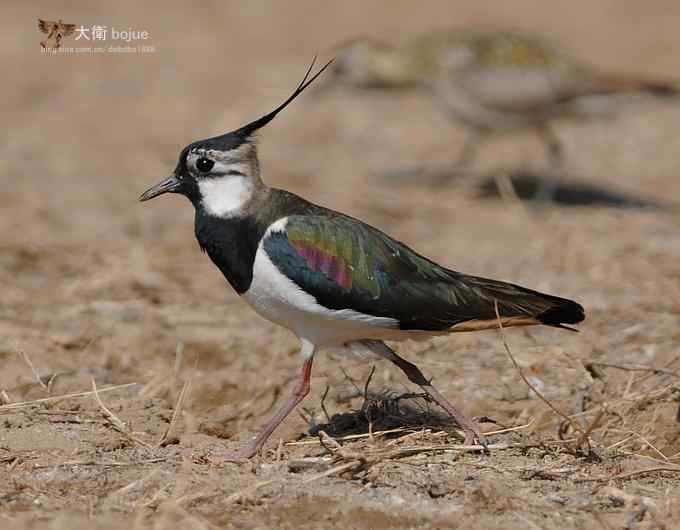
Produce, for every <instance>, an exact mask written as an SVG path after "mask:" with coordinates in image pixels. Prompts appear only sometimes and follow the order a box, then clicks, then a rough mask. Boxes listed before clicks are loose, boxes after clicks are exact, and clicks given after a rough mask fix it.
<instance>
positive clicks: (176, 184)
mask: <svg viewBox="0 0 680 530" xmlns="http://www.w3.org/2000/svg"><path fill="white" fill-rule="evenodd" d="M181 186H182V183H181V182H180V181H179V179H178V178H177V177H176V176H175V175H171V176H169V177H168V178H166V179H163V180H161V181H160V182H159V183H158V184H156V185H155V186H151V187H150V188H149V189H148V190H146V191H145V192H144V193H142V195H141V196H140V197H139V200H140V201H141V202H144V201H148V200H149V199H153V198H154V197H158V196H159V195H163V194H164V193H177V192H178V190H179V188H180V187H181Z"/></svg>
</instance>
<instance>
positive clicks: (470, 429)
mask: <svg viewBox="0 0 680 530" xmlns="http://www.w3.org/2000/svg"><path fill="white" fill-rule="evenodd" d="M373 351H375V352H376V353H380V354H381V355H382V356H383V357H385V358H386V359H389V360H390V361H392V362H393V363H394V364H396V365H397V366H398V367H399V368H401V370H402V372H404V374H406V377H408V380H409V381H411V382H412V383H415V384H416V385H418V386H419V387H420V388H422V389H423V390H424V391H425V392H426V393H427V395H428V396H430V397H431V398H432V400H433V401H434V402H435V403H436V404H437V405H439V406H440V407H441V408H443V409H444V410H445V411H446V412H447V413H448V414H449V415H450V416H451V417H452V418H453V419H454V420H456V423H457V424H458V426H459V427H460V428H461V429H463V431H464V432H465V443H466V444H467V445H475V444H481V445H484V446H486V441H485V440H484V437H483V436H482V435H481V434H480V432H479V429H478V428H477V426H476V425H475V424H474V422H473V421H472V420H470V419H468V417H467V416H465V414H463V413H462V412H460V411H459V410H458V409H457V408H456V407H454V406H453V405H452V404H451V403H450V402H449V401H448V400H447V399H446V398H445V397H444V396H442V395H441V394H440V393H439V391H438V390H437V389H436V388H435V387H433V386H432V384H431V383H430V382H429V381H428V380H427V379H426V378H425V376H424V375H423V372H421V371H420V368H418V367H417V366H416V365H415V364H413V363H410V362H408V361H407V360H406V359H404V358H403V357H399V355H397V354H396V353H395V351H394V350H392V348H390V347H389V346H387V345H386V344H384V343H381V344H380V346H378V347H376V348H375V349H373Z"/></svg>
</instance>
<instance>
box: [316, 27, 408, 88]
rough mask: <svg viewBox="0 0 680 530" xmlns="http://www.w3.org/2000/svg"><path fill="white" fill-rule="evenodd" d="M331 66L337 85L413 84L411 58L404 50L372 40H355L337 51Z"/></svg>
mask: <svg viewBox="0 0 680 530" xmlns="http://www.w3.org/2000/svg"><path fill="white" fill-rule="evenodd" d="M334 55H335V57H336V58H335V61H334V63H333V67H332V68H331V74H332V77H331V78H329V79H328V80H327V83H328V82H329V81H331V80H333V84H334V85H335V86H340V85H347V86H351V87H356V88H403V87H407V86H412V85H413V84H414V83H415V82H416V81H417V79H415V78H414V77H413V74H412V72H411V70H412V68H411V65H410V64H409V63H410V58H409V57H407V54H404V53H402V50H400V49H398V48H393V47H391V46H388V45H386V44H383V43H380V42H376V41H373V40H371V39H362V38H358V39H354V40H352V41H349V42H347V43H344V44H341V45H339V46H338V47H337V48H336V50H335V53H334Z"/></svg>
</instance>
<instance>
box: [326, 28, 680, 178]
mask: <svg viewBox="0 0 680 530" xmlns="http://www.w3.org/2000/svg"><path fill="white" fill-rule="evenodd" d="M336 54H337V58H336V59H337V60H336V61H335V63H334V66H333V68H332V70H331V72H332V76H331V77H332V78H333V85H332V86H342V85H344V86H350V87H356V88H363V89H421V90H423V91H425V92H426V93H427V94H429V95H430V96H431V97H432V98H433V100H434V101H435V102H436V103H437V104H438V106H439V107H440V108H441V109H442V110H443V111H444V112H445V113H446V115H447V116H448V117H449V118H450V119H451V120H453V121H455V122H458V123H460V124H462V125H463V126H465V128H466V129H467V131H468V133H467V136H466V139H465V141H464V143H463V147H462V149H461V151H460V154H459V155H458V160H457V162H456V165H457V166H459V167H466V166H469V165H470V164H472V163H473V162H474V159H475V158H476V154H477V151H478V148H479V146H480V145H481V144H482V142H483V141H484V140H485V139H486V138H488V137H489V136H491V135H493V134H497V133H512V132H516V131H520V130H533V131H535V132H536V133H537V134H538V136H539V138H540V139H541V140H542V142H543V143H544V145H545V148H546V152H547V159H548V163H549V165H550V167H552V168H555V167H560V166H561V165H562V164H563V162H564V155H563V148H562V144H561V142H560V140H559V138H558V136H557V135H556V134H555V132H554V131H553V127H552V124H553V122H554V120H556V119H572V120H583V119H589V118H594V117H597V116H603V115H609V114H611V113H612V112H613V111H614V110H616V109H617V108H620V107H621V106H622V104H623V103H625V102H627V101H630V100H632V99H637V98H635V97H634V96H640V95H648V96H653V97H658V98H667V97H672V96H677V95H678V92H679V85H678V84H677V83H676V82H675V81H672V80H657V79H647V78H644V77H641V76H635V75H627V74H615V73H608V72H603V71H600V70H599V69H596V68H594V67H591V66H589V65H586V64H583V63H581V62H579V61H577V60H576V59H574V58H572V57H570V56H568V55H567V54H566V53H564V52H562V51H561V50H559V49H557V48H556V47H555V46H553V45H551V44H549V43H547V42H544V41H543V40H542V39H540V38H539V37H537V36H534V35H530V34H525V33H520V32H517V31H502V30H501V31H492V30H486V31H485V30H478V29H458V30H438V31H431V32H428V33H425V34H421V35H417V36H414V37H412V38H410V39H407V40H405V41H403V42H401V43H399V44H397V45H389V44H386V43H382V42H378V41H374V40H372V39H365V38H357V39H353V40H351V41H348V42H345V43H342V44H340V45H339V46H337V49H336Z"/></svg>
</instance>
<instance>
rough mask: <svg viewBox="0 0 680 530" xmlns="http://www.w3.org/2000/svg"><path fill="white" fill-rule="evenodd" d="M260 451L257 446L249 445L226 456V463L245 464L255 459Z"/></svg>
mask: <svg viewBox="0 0 680 530" xmlns="http://www.w3.org/2000/svg"><path fill="white" fill-rule="evenodd" d="M259 450H260V447H259V446H257V445H256V444H253V443H249V444H247V445H245V446H244V447H242V448H241V449H239V450H238V451H233V452H229V453H227V454H226V455H224V457H223V458H224V460H225V462H234V463H236V464H243V463H245V462H247V461H248V460H250V459H251V458H252V457H254V456H255V455H256V454H257V453H258V452H259Z"/></svg>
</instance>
